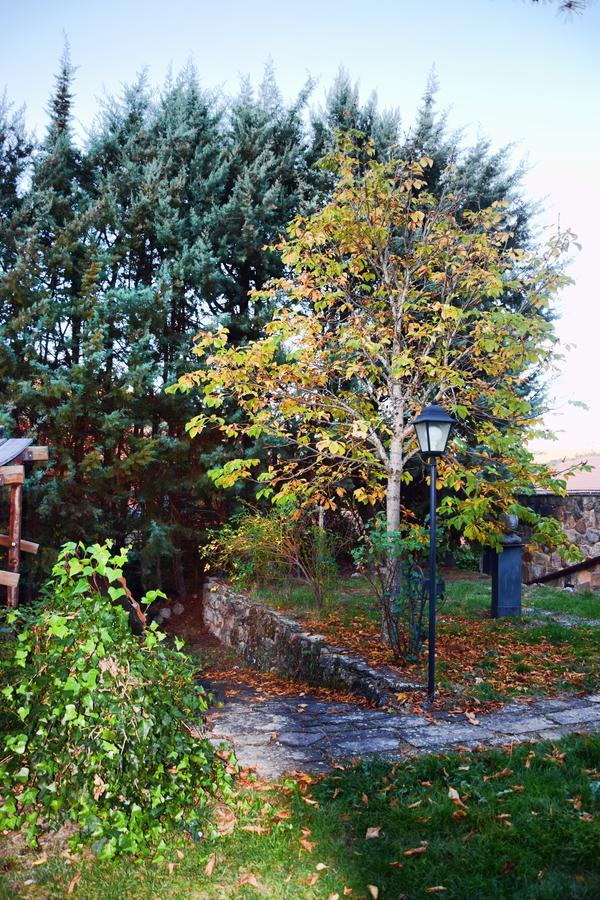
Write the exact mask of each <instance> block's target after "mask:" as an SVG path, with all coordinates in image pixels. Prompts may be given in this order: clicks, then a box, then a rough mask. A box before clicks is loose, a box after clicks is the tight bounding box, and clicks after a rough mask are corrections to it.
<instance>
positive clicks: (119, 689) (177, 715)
mask: <svg viewBox="0 0 600 900" xmlns="http://www.w3.org/2000/svg"><path fill="white" fill-rule="evenodd" d="M126 559H127V554H126V553H125V552H124V551H121V552H120V553H113V552H112V547H111V544H110V542H108V543H106V544H104V545H99V544H95V545H94V546H92V547H88V548H86V547H84V545H82V544H78V545H76V544H74V543H70V544H68V545H65V547H64V548H63V550H62V552H61V554H60V556H59V559H58V562H57V563H56V565H55V566H54V568H53V571H52V577H51V578H50V580H49V581H48V582H47V584H46V585H45V588H44V591H43V599H42V601H41V603H40V604H39V605H38V606H36V607H34V608H32V609H30V610H26V609H19V610H18V611H15V612H12V613H10V614H9V615H8V617H7V618H8V622H9V624H10V625H12V627H13V628H14V629H15V638H14V640H10V641H8V642H6V645H5V647H4V653H3V658H2V660H1V670H2V676H3V682H4V684H5V686H4V688H3V690H2V692H1V695H2V700H3V704H2V705H3V712H4V717H5V721H6V725H5V733H4V738H5V746H6V750H7V754H6V756H5V757H4V759H3V760H2V762H1V764H0V786H1V790H2V794H3V796H4V804H3V806H2V807H0V828H5V829H17V828H21V829H23V830H24V832H25V834H26V835H27V837H28V839H29V841H30V843H32V844H35V842H36V840H37V837H38V836H39V834H40V831H41V830H42V828H43V827H44V825H43V822H44V820H48V821H49V822H50V823H51V824H53V825H58V824H60V823H62V822H64V821H66V820H70V821H72V822H75V823H76V824H77V825H78V826H79V831H78V833H77V835H76V837H75V838H74V839H73V841H74V843H75V844H81V843H82V842H85V841H90V840H91V841H93V844H94V849H95V851H96V852H98V853H100V854H101V855H102V856H112V855H114V854H116V853H120V852H131V853H136V854H144V853H146V852H148V849H149V847H150V846H151V844H153V843H156V842H157V841H159V840H160V838H161V836H162V835H163V834H164V833H166V832H167V831H168V830H172V829H188V830H194V831H197V830H198V829H199V827H200V825H201V822H202V820H203V816H204V811H205V809H206V805H207V803H208V800H209V798H210V797H211V796H212V795H213V794H215V793H221V794H225V795H227V794H228V792H229V784H230V780H231V774H230V773H231V771H232V770H231V767H230V766H228V765H227V763H226V762H224V761H223V760H222V759H221V758H219V757H217V756H216V754H215V753H214V751H213V749H212V747H211V746H210V744H208V743H207V742H206V741H203V740H199V739H198V738H197V737H195V736H194V734H193V733H192V732H193V729H192V730H190V728H188V727H187V725H188V723H196V722H197V721H198V719H199V717H200V715H201V714H202V712H203V711H204V710H206V708H207V703H206V698H205V696H204V694H203V692H202V689H201V688H200V687H199V686H198V684H197V682H196V673H195V671H194V668H193V666H192V665H191V662H190V660H189V659H188V658H187V657H186V656H185V655H184V654H182V653H181V652H180V650H181V645H180V646H179V647H178V648H177V649H175V650H174V649H172V648H171V647H169V646H167V644H166V641H165V639H166V635H164V634H163V633H162V632H160V631H159V630H158V628H157V626H156V624H155V623H154V624H153V625H152V626H150V628H149V629H148V630H147V631H146V632H145V634H144V636H143V637H142V638H141V639H138V638H136V637H135V636H134V635H133V634H132V633H131V631H130V629H129V626H128V618H127V613H126V611H125V610H123V609H122V608H121V606H120V605H119V602H118V601H119V599H120V597H121V596H122V592H123V589H122V588H120V587H118V586H117V585H118V580H119V579H120V578H122V566H123V564H124V563H125V562H126ZM98 576H102V577H103V578H105V579H106V580H107V581H108V584H109V587H108V592H109V596H106V595H102V594H101V593H99V592H98V589H97V582H96V581H95V578H97V577H98ZM159 595H161V592H157V591H150V592H149V593H148V595H147V596H146V597H145V598H144V600H145V602H147V603H148V602H152V600H154V599H156V597H157V596H159ZM161 596H164V595H161ZM115 600H116V601H117V603H116V604H115V603H114V601H115ZM15 785H18V786H19V787H18V788H15Z"/></svg>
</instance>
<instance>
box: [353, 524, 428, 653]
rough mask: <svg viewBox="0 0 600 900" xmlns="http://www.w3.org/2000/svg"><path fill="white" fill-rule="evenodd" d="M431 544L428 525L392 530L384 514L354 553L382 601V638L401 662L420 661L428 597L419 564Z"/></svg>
mask: <svg viewBox="0 0 600 900" xmlns="http://www.w3.org/2000/svg"><path fill="white" fill-rule="evenodd" d="M428 541H429V535H428V531H427V529H426V528H425V527H424V526H421V525H417V524H415V523H414V522H410V521H409V522H408V523H407V524H405V525H404V526H403V527H402V529H401V530H400V531H388V530H387V525H386V521H385V517H384V516H383V515H380V516H376V517H375V518H374V519H373V520H372V521H371V522H370V523H369V525H368V526H367V528H366V531H365V534H364V535H363V537H362V538H361V541H360V543H359V545H358V546H357V547H355V548H354V549H353V551H352V556H353V558H354V562H355V564H356V566H357V568H358V570H359V571H360V572H362V573H363V575H364V576H365V577H366V578H367V580H368V581H369V583H370V584H371V587H372V588H373V592H374V593H375V596H376V597H377V599H378V600H379V604H380V607H381V610H382V635H384V636H385V637H386V639H387V640H389V642H390V645H391V647H392V650H393V651H394V654H395V656H396V657H397V658H398V659H399V660H401V661H406V660H408V659H417V658H418V657H419V654H420V652H421V649H422V645H423V640H424V625H425V621H426V602H427V596H428V595H427V592H426V591H425V590H423V591H422V590H421V587H422V585H421V584H420V573H419V569H418V568H417V564H418V563H419V562H423V560H424V558H425V557H426V553H427V548H428Z"/></svg>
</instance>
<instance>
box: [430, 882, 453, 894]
mask: <svg viewBox="0 0 600 900" xmlns="http://www.w3.org/2000/svg"><path fill="white" fill-rule="evenodd" d="M447 890H448V888H445V887H444V885H443V884H434V885H433V887H428V888H425V893H426V894H443V893H444V891H447Z"/></svg>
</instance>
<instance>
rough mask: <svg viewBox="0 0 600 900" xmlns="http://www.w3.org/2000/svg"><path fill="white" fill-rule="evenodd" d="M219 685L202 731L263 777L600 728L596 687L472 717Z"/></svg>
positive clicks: (508, 706) (545, 738)
mask: <svg viewBox="0 0 600 900" xmlns="http://www.w3.org/2000/svg"><path fill="white" fill-rule="evenodd" d="M214 687H215V686H214V685H211V686H210V688H211V689H212V688H214ZM217 688H218V686H217ZM226 688H227V685H226V684H223V685H221V690H219V689H217V691H216V693H217V694H221V696H224V697H225V703H224V706H223V707H222V708H219V709H213V711H212V712H211V713H210V714H209V715H208V716H207V720H206V726H207V729H208V733H209V738H210V740H211V742H212V743H215V744H218V743H219V742H221V741H226V742H228V743H231V744H232V745H233V747H234V750H235V752H236V755H237V758H238V761H239V763H240V765H242V766H244V767H248V768H254V769H256V771H257V772H258V773H259V774H260V775H262V776H263V777H267V778H276V777H278V776H279V775H281V774H282V773H283V772H286V771H294V770H299V769H300V770H308V771H326V770H327V769H329V768H331V766H332V765H334V764H336V763H338V762H341V763H343V762H346V761H348V760H349V759H354V758H362V757H366V758H368V757H373V756H384V757H385V758H387V759H390V758H391V759H400V758H402V757H403V756H408V755H416V754H422V753H438V752H443V751H445V750H456V749H458V748H464V749H467V750H468V749H475V748H477V747H481V746H487V747H498V746H504V745H509V744H515V743H520V742H522V741H533V740H553V741H554V740H558V739H559V738H561V737H563V736H564V735H566V734H569V733H571V732H590V731H598V730H600V695H593V696H591V697H585V698H570V697H561V698H556V699H554V698H553V699H550V700H539V701H535V702H532V703H510V704H506V706H504V707H502V708H501V709H500V710H497V711H495V712H493V713H490V714H488V715H480V716H479V723H480V724H479V725H473V724H471V723H469V722H467V720H466V719H465V718H464V717H463V716H455V717H452V716H451V715H449V714H447V713H446V714H439V715H437V714H436V715H435V717H434V718H433V720H432V718H431V717H428V718H425V717H424V716H420V715H417V714H415V713H410V712H402V713H400V714H390V713H388V712H385V711H383V710H376V709H372V708H365V707H360V706H358V705H355V704H352V703H334V702H328V701H324V700H317V699H315V698H314V697H311V696H310V695H309V694H302V695H290V696H288V697H271V696H268V695H267V694H261V692H260V691H258V690H256V689H254V688H247V687H246V688H244V689H243V690H239V691H236V692H235V693H233V694H230V695H229V696H227V690H226ZM257 700H258V701H261V702H255V701H257Z"/></svg>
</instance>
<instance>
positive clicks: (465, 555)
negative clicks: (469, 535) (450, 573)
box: [452, 541, 481, 572]
mask: <svg viewBox="0 0 600 900" xmlns="http://www.w3.org/2000/svg"><path fill="white" fill-rule="evenodd" d="M452 559H453V561H454V565H455V566H456V568H457V569H463V570H464V571H465V572H479V566H480V562H481V548H480V547H479V546H478V545H477V544H469V543H468V542H467V541H464V542H463V541H461V543H460V544H459V545H458V547H456V548H455V549H454V550H453V551H452Z"/></svg>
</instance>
